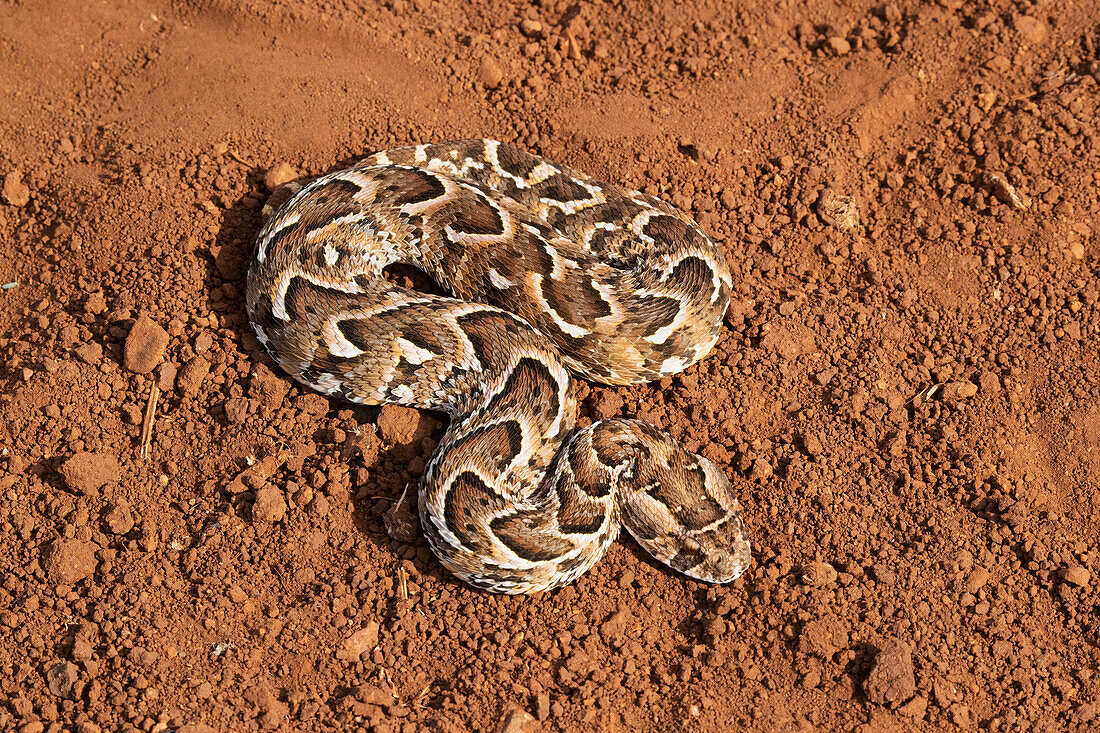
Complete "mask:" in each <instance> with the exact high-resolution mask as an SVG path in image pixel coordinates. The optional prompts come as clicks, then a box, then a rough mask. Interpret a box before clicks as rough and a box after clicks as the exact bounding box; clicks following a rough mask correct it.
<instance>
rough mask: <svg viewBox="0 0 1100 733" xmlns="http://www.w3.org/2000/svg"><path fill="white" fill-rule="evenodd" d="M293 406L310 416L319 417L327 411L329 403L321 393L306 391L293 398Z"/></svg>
mask: <svg viewBox="0 0 1100 733" xmlns="http://www.w3.org/2000/svg"><path fill="white" fill-rule="evenodd" d="M294 407H295V409H298V410H301V411H302V412H303V413H304V414H306V415H309V416H311V417H320V416H321V415H324V414H325V413H326V412H328V408H329V403H328V400H327V399H325V397H324V396H323V395H319V394H317V393H316V392H307V393H305V394H304V395H301V396H299V397H296V398H295V399H294Z"/></svg>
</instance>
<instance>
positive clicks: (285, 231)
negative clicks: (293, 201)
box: [266, 221, 299, 257]
mask: <svg viewBox="0 0 1100 733" xmlns="http://www.w3.org/2000/svg"><path fill="white" fill-rule="evenodd" d="M298 226H299V225H298V222H296V221H295V222H291V223H290V224H287V225H286V226H284V227H282V228H280V229H279V230H277V231H274V232H272V233H271V234H270V236H268V238H267V250H266V256H267V257H271V256H273V253H274V252H275V251H276V250H278V248H279V247H280V246H281V245H282V243H283V241H284V240H285V239H286V238H287V237H289V236H290V235H291V234H293V233H294V232H296V231H297V230H298Z"/></svg>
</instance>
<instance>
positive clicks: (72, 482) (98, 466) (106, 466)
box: [59, 451, 122, 494]
mask: <svg viewBox="0 0 1100 733" xmlns="http://www.w3.org/2000/svg"><path fill="white" fill-rule="evenodd" d="M59 470H60V472H61V477H62V478H63V479H65V484H66V485H67V486H68V487H69V488H70V489H72V490H73V491H76V492H78V493H80V494H94V493H95V492H96V491H98V490H99V489H100V488H101V487H103V486H105V485H107V484H113V483H118V481H119V480H120V479H121V478H122V468H121V466H119V463H118V459H117V458H115V456H114V455H112V454H110V453H91V452H87V451H82V452H80V453H75V454H73V455H72V456H70V457H69V458H67V459H66V460H65V462H64V463H63V464H61V468H60V469H59Z"/></svg>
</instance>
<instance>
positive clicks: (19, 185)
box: [0, 171, 31, 206]
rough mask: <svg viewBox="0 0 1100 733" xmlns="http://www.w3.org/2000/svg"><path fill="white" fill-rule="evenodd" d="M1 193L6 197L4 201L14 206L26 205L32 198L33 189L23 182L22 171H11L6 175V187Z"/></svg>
mask: <svg viewBox="0 0 1100 733" xmlns="http://www.w3.org/2000/svg"><path fill="white" fill-rule="evenodd" d="M0 195H2V196H3V197H4V203H6V204H10V205H12V206H26V205H27V203H28V202H29V201H30V200H31V190H30V189H29V188H27V184H25V183H23V174H22V173H21V172H20V171H11V172H10V173H8V174H7V175H6V176H4V188H3V190H2V191H0Z"/></svg>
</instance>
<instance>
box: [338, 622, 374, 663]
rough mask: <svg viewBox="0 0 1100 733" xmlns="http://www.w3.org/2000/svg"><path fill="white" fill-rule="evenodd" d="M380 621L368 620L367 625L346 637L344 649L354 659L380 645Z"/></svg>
mask: <svg viewBox="0 0 1100 733" xmlns="http://www.w3.org/2000/svg"><path fill="white" fill-rule="evenodd" d="M378 629H379V627H378V622H377V621H368V622H367V625H366V626H364V627H363V628H361V629H359V630H358V631H356V632H355V633H354V634H352V635H351V636H349V637H348V638H347V639H344V651H346V652H347V654H348V657H349V658H350V659H352V660H355V659H359V657H360V656H361V655H362V654H364V653H365V652H369V651H370V650H372V649H374V647H376V646H378Z"/></svg>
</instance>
